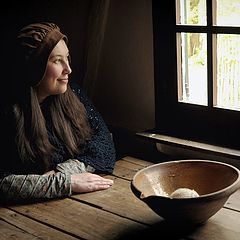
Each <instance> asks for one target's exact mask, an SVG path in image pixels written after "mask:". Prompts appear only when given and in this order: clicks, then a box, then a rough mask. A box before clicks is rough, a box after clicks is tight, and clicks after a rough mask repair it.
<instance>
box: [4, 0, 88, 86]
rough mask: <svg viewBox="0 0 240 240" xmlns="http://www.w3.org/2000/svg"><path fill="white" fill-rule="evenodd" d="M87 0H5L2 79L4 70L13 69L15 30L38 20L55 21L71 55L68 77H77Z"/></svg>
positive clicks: (81, 68) (82, 52) (81, 64)
mask: <svg viewBox="0 0 240 240" xmlns="http://www.w3.org/2000/svg"><path fill="white" fill-rule="evenodd" d="M90 4H91V1H90V0H81V1H79V0H65V1H57V0H48V1H46V0H41V1H40V0H35V1H34V0H33V1H6V2H5V3H4V4H2V6H1V9H0V20H1V21H0V28H1V38H0V39H1V40H0V44H1V50H2V57H1V66H2V69H4V71H2V73H4V74H2V75H1V76H2V77H4V78H5V79H6V78H7V76H8V71H14V66H12V65H11V59H12V58H14V53H11V46H12V44H13V42H14V39H15V37H16V34H17V32H18V30H19V29H20V28H22V27H23V26H24V25H25V24H28V23H32V22H36V21H37V22H38V21H51V22H54V23H56V24H57V25H58V26H59V27H60V28H61V31H62V32H63V33H65V34H66V35H67V36H68V38H69V49H70V54H71V58H72V70H73V72H72V78H74V79H76V80H77V81H78V82H80V81H81V79H82V77H83V75H84V70H85V63H84V57H85V41H86V35H87V25H88V24H87V23H88V14H89V11H90Z"/></svg>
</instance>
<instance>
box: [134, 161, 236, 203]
mask: <svg viewBox="0 0 240 240" xmlns="http://www.w3.org/2000/svg"><path fill="white" fill-rule="evenodd" d="M182 162H183V163H184V162H203V163H210V164H218V165H223V166H226V167H229V168H231V169H233V170H235V171H236V173H237V179H236V180H235V181H234V182H233V183H232V184H230V185H229V186H227V187H225V188H223V189H221V190H218V191H215V192H212V193H207V194H203V195H200V196H198V197H190V198H170V197H166V196H162V195H148V196H146V197H143V198H147V197H153V196H154V197H159V198H164V199H170V200H173V201H186V200H190V199H201V198H206V197H207V198H211V197H213V196H214V198H215V197H216V196H218V195H219V196H220V195H222V194H224V193H226V191H227V190H229V189H231V188H233V186H236V189H232V192H231V193H230V194H226V195H228V196H230V195H231V194H232V193H234V192H235V191H236V190H237V189H238V188H240V170H239V169H238V168H237V167H235V166H233V165H231V164H229V163H225V162H221V161H215V160H209V159H179V160H171V161H166V162H160V163H155V164H152V165H150V166H147V167H145V168H142V169H141V170H139V171H137V172H136V173H135V175H134V176H133V178H132V181H131V185H132V186H133V187H134V188H135V189H136V190H137V191H138V192H139V193H140V195H139V196H142V194H143V193H142V191H141V190H140V189H139V188H138V187H137V186H136V184H135V181H136V178H137V177H138V175H139V174H140V173H142V172H144V171H146V170H147V169H151V168H153V167H156V166H159V165H161V166H162V165H167V164H172V163H182ZM143 198H142V199H143Z"/></svg>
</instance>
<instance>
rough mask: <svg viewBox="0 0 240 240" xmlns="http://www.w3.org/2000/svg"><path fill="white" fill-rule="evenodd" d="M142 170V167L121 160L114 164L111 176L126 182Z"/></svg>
mask: <svg viewBox="0 0 240 240" xmlns="http://www.w3.org/2000/svg"><path fill="white" fill-rule="evenodd" d="M142 168H144V167H143V166H142V165H139V164H136V163H132V162H128V161H124V160H122V159H121V160H118V161H117V162H116V165H115V168H114V171H113V175H115V176H117V177H121V178H124V179H126V180H132V178H133V176H134V175H135V174H136V173H137V172H138V171H139V170H141V169H142Z"/></svg>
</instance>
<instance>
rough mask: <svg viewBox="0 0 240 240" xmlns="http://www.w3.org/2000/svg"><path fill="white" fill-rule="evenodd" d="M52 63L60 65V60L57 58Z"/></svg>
mask: <svg viewBox="0 0 240 240" xmlns="http://www.w3.org/2000/svg"><path fill="white" fill-rule="evenodd" d="M53 62H54V63H60V62H61V59H60V58H57V59H55V60H54V61H53Z"/></svg>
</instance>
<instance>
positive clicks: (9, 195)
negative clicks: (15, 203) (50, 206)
mask: <svg viewBox="0 0 240 240" xmlns="http://www.w3.org/2000/svg"><path fill="white" fill-rule="evenodd" d="M69 195H71V176H70V174H66V173H61V172H58V173H55V174H50V175H34V174H29V175H14V174H11V175H8V176H6V177H4V178H0V200H23V199H36V198H56V197H64V196H69Z"/></svg>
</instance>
